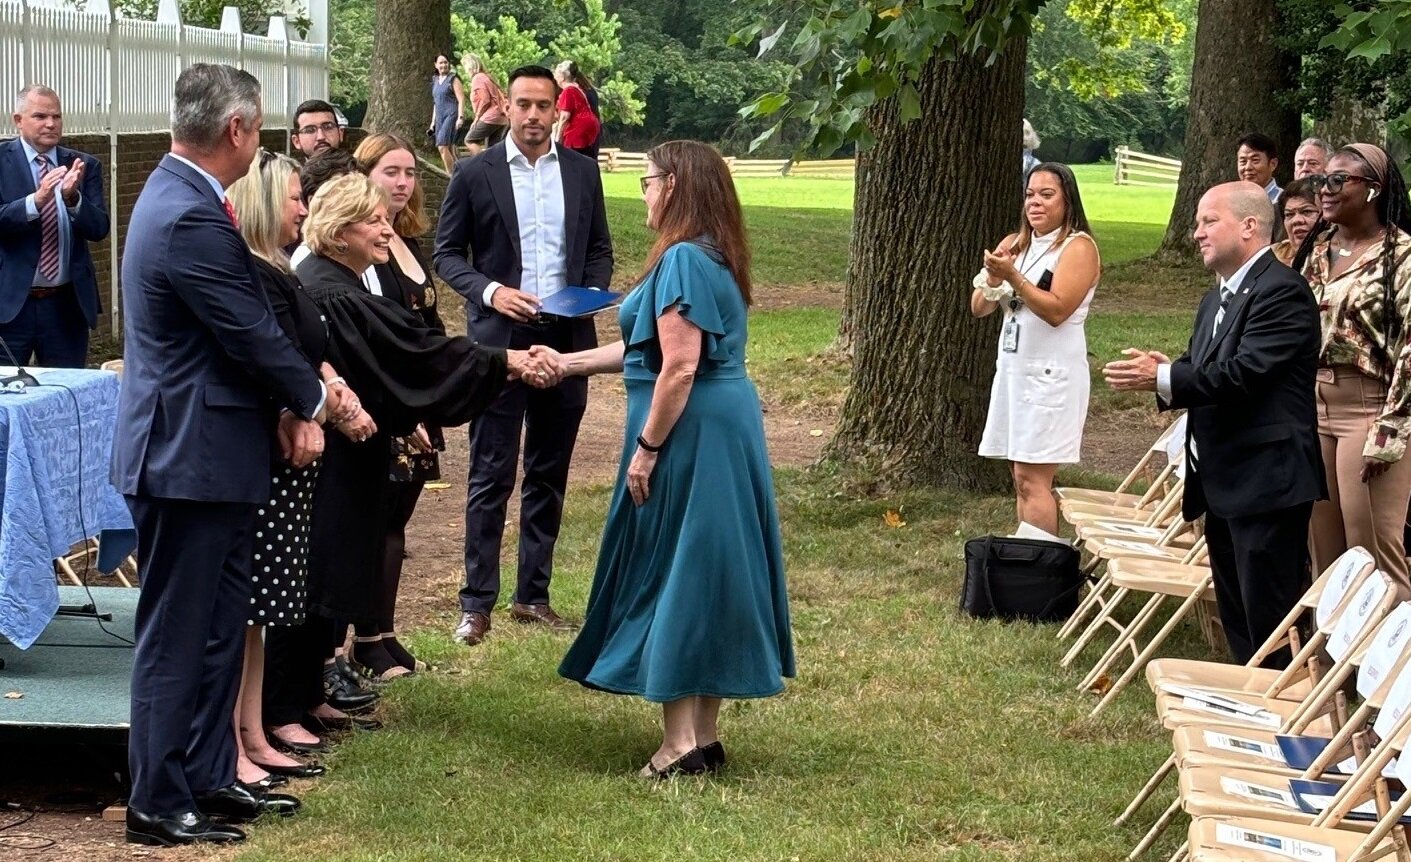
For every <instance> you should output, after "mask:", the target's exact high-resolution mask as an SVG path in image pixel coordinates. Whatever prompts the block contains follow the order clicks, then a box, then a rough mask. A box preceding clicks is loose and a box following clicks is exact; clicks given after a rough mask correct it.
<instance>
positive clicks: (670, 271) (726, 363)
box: [559, 141, 794, 778]
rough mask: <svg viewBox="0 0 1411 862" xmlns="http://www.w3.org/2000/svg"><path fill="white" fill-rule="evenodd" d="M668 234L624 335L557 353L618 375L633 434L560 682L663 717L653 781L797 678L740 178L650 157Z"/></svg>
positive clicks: (682, 158)
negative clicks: (759, 388)
mask: <svg viewBox="0 0 1411 862" xmlns="http://www.w3.org/2000/svg"><path fill="white" fill-rule="evenodd" d="M647 158H648V163H647V173H646V176H644V177H643V178H642V195H643V197H644V198H645V200H646V203H647V224H648V227H650V228H652V229H653V230H654V231H655V232H656V233H657V240H656V244H655V245H654V246H653V248H652V251H651V254H650V255H649V257H648V260H647V266H646V269H647V274H646V276H645V278H644V279H643V280H642V282H641V284H640V285H638V286H637V288H636V289H635V290H634V291H633V292H632V293H631V295H629V296H628V298H627V300H626V301H625V302H624V303H623V304H622V308H621V310H620V322H621V324H622V332H623V333H624V340H623V341H620V342H617V343H615V344H609V345H604V346H602V347H598V348H596V349H593V350H589V351H584V352H582V353H571V354H567V355H565V356H563V357H561V358H560V361H561V363H562V370H563V372H564V373H565V374H577V375H589V374H600V373H607V372H618V371H621V372H622V375H623V378H624V380H625V382H626V385H627V427H626V433H625V435H624V438H625V446H624V449H623V455H622V466H621V468H620V470H619V473H618V477H617V486H616V489H615V490H614V493H613V498H612V504H611V507H610V509H609V512H608V519H607V526H606V528H605V529H604V531H603V543H602V550H601V552H600V554H599V557H598V568H597V573H596V575H595V576H594V579H593V589H592V593H591V595H590V596H589V599H588V613H587V617H586V619H585V620H584V622H583V628H582V630H581V631H580V633H579V635H578V638H577V640H576V641H574V644H573V646H572V647H570V648H569V650H568V654H567V655H566V656H564V659H563V663H562V664H561V665H560V666H559V673H560V674H562V675H563V676H565V677H567V678H569V679H572V680H576V681H578V682H580V683H582V684H583V685H585V686H588V687H589V688H594V689H599V690H601V691H607V692H612V693H615V694H634V695H637V696H639V697H642V698H645V699H646V700H649V701H652V702H654V703H660V704H661V705H662V714H663V725H664V730H663V738H662V743H661V747H660V748H658V749H657V751H656V752H655V753H654V754H653V755H652V758H651V761H650V762H649V763H648V764H647V765H646V766H644V767H643V768H642V771H641V775H642V776H643V777H644V778H660V777H666V776H669V775H673V774H676V773H696V772H704V771H707V770H710V771H715V770H718V769H720V768H721V767H722V766H724V764H725V748H724V746H723V745H722V744H721V742H720V737H719V732H718V729H717V717H718V715H719V713H720V704H721V700H722V699H723V698H756V697H768V696H770V695H775V694H779V693H780V692H781V691H783V689H784V677H792V676H793V675H794V649H793V641H792V637H791V635H790V628H789V602H788V596H787V594H786V592H785V584H784V555H783V550H782V548H781V546H780V542H779V516H778V513H777V511H776V508H775V504H774V484H773V480H772V478H771V476H770V468H769V455H768V453H767V452H766V451H765V446H764V421H763V415H762V412H761V410H760V403H759V395H758V393H757V392H756V391H755V387H754V384H753V383H752V382H750V379H749V377H748V376H747V375H746V373H745V343H746V340H747V339H746V335H747V333H746V319H745V318H746V310H747V307H748V305H749V303H750V278H749V260H750V252H749V245H748V242H747V240H746V238H745V231H744V221H743V218H742V216H741V212H740V202H739V199H738V198H737V197H736V196H735V187H734V184H733V183H732V181H731V179H730V171H729V169H728V168H727V167H726V165H725V162H724V160H723V159H721V157H720V155H719V154H718V153H717V152H716V151H715V150H713V149H712V148H710V147H708V146H706V145H705V144H700V143H696V142H694V141H672V142H669V143H665V144H662V145H660V146H658V147H656V148H655V149H653V150H652V151H651V152H650V153H648V155H647Z"/></svg>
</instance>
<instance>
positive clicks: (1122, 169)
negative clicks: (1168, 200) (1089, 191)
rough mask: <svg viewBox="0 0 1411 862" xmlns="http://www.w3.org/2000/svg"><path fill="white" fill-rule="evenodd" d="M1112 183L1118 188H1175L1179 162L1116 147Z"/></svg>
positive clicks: (1178, 160)
mask: <svg viewBox="0 0 1411 862" xmlns="http://www.w3.org/2000/svg"><path fill="white" fill-rule="evenodd" d="M1116 152H1117V158H1116V165H1115V167H1116V170H1115V171H1114V176H1113V178H1112V182H1113V183H1115V184H1116V185H1119V186H1157V187H1159V188H1175V186H1176V181H1177V180H1179V179H1180V177H1181V160H1180V159H1168V158H1166V157H1165V156H1151V155H1147V154H1146V153H1140V152H1137V151H1136V150H1133V149H1131V148H1129V147H1118V148H1117V151H1116Z"/></svg>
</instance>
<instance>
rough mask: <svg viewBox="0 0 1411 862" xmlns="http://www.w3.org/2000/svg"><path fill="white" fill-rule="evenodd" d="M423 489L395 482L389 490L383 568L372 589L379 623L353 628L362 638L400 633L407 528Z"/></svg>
mask: <svg viewBox="0 0 1411 862" xmlns="http://www.w3.org/2000/svg"><path fill="white" fill-rule="evenodd" d="M424 487H426V483H425V482H393V483H391V485H389V486H388V490H387V496H388V498H389V499H388V501H387V509H386V511H387V534H386V536H385V537H384V539H383V543H382V568H381V570H379V572H378V577H377V582H376V583H375V584H374V585H373V591H374V592H375V593H376V595H375V597H374V600H375V601H376V603H377V619H376V621H375V622H374V623H367V624H356V625H354V626H353V631H354V633H355V634H357V635H358V636H359V637H372V636H373V635H379V634H385V633H387V632H394V631H396V630H397V625H396V618H397V591H398V590H399V589H400V588H401V586H402V565H403V563H404V562H405V561H406V555H407V553H406V552H407V524H410V523H411V520H412V514H413V513H414V512H415V511H416V504H417V500H419V499H421V491H422V489H423V488H424Z"/></svg>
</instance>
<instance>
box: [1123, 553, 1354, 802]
mask: <svg viewBox="0 0 1411 862" xmlns="http://www.w3.org/2000/svg"><path fill="white" fill-rule="evenodd" d="M1374 570H1375V564H1374V562H1373V560H1372V556H1371V554H1369V553H1367V551H1366V550H1364V549H1363V548H1360V547H1355V548H1351V549H1349V550H1348V551H1346V552H1345V553H1344V554H1343V555H1342V556H1340V557H1338V559H1337V560H1334V561H1333V564H1332V565H1330V566H1328V568H1327V570H1326V571H1324V572H1323V573H1322V574H1321V575H1319V576H1318V579H1317V580H1315V581H1314V582H1313V585H1312V586H1311V587H1309V588H1308V590H1307V591H1306V592H1305V593H1304V594H1303V596H1302V597H1301V598H1300V599H1299V600H1298V602H1297V603H1296V604H1295V605H1294V606H1293V607H1292V608H1290V609H1289V612H1288V613H1287V614H1286V615H1285V616H1284V619H1283V620H1282V621H1280V623H1279V625H1278V626H1277V627H1275V629H1274V630H1273V631H1272V632H1270V634H1269V637H1268V638H1266V639H1265V641H1264V643H1263V644H1261V645H1260V647H1259V649H1258V650H1256V651H1255V653H1254V655H1253V656H1251V657H1250V659H1249V661H1248V662H1247V663H1246V664H1244V665H1242V666H1241V665H1230V664H1225V663H1221V662H1211V661H1195V660H1190V659H1157V660H1155V661H1153V662H1150V663H1149V664H1147V666H1146V677H1147V683H1148V685H1150V686H1151V688H1152V690H1153V691H1160V690H1161V689H1162V688H1163V687H1169V686H1170V685H1172V684H1174V685H1182V686H1189V687H1207V688H1211V689H1212V690H1215V691H1223V692H1238V691H1247V692H1260V693H1264V694H1268V695H1270V696H1273V697H1278V696H1280V695H1282V694H1286V693H1293V692H1294V686H1296V685H1298V684H1299V682H1300V681H1301V680H1302V679H1303V678H1305V677H1306V678H1307V679H1308V680H1309V681H1310V683H1311V684H1310V685H1308V686H1307V687H1306V688H1304V689H1302V690H1301V691H1298V692H1297V696H1298V697H1300V699H1304V698H1306V697H1307V696H1308V694H1309V693H1311V691H1312V689H1313V687H1314V686H1316V685H1317V683H1319V682H1320V681H1321V659H1320V658H1319V652H1320V650H1321V647H1322V645H1323V643H1324V642H1325V641H1326V640H1327V636H1328V634H1329V633H1331V632H1332V631H1333V629H1334V628H1335V627H1336V625H1337V623H1338V621H1339V619H1340V618H1341V616H1342V614H1343V613H1344V611H1346V609H1347V606H1348V605H1349V604H1350V603H1351V601H1352V597H1353V596H1354V595H1355V594H1356V593H1357V591H1358V588H1359V587H1361V586H1362V584H1363V583H1365V582H1366V581H1367V579H1368V578H1370V577H1371V575H1372V572H1373V571H1374ZM1310 611H1311V612H1312V614H1313V621H1314V623H1315V625H1316V626H1317V629H1316V631H1315V632H1314V634H1313V635H1312V637H1311V638H1310V639H1309V642H1308V643H1307V644H1304V645H1302V646H1297V644H1298V641H1299V633H1298V624H1299V620H1300V619H1301V618H1302V617H1303V616H1305V615H1306V614H1308V613H1309V612H1310ZM1285 645H1288V646H1290V647H1291V648H1292V649H1293V651H1294V653H1295V656H1294V658H1293V659H1292V660H1291V661H1290V663H1289V668H1290V669H1292V672H1290V671H1289V670H1288V669H1286V670H1273V669H1268V668H1263V667H1260V665H1262V664H1263V663H1264V660H1265V659H1267V658H1268V657H1269V656H1271V655H1273V654H1274V653H1275V652H1277V651H1278V650H1280V649H1282V648H1283V647H1284V646H1285ZM1175 729H1176V728H1173V730H1175ZM1283 729H1285V730H1287V729H1292V730H1293V731H1294V732H1299V731H1301V730H1302V729H1303V728H1302V727H1296V726H1295V725H1294V724H1291V725H1290V728H1283ZM1175 768H1176V755H1175V754H1172V755H1171V756H1170V757H1169V758H1167V759H1166V762H1165V763H1163V764H1162V765H1161V766H1159V767H1158V768H1157V770H1156V771H1155V772H1154V773H1153V774H1152V776H1151V777H1150V778H1149V779H1148V780H1147V782H1146V784H1145V785H1143V786H1142V788H1141V789H1140V790H1139V791H1138V792H1137V795H1136V796H1135V797H1134V798H1133V799H1132V801H1131V802H1130V803H1129V804H1128V805H1127V808H1126V809H1125V810H1124V811H1123V812H1122V814H1121V815H1120V816H1118V818H1117V820H1116V822H1115V825H1119V826H1120V825H1121V824H1123V823H1125V822H1127V820H1129V819H1130V818H1131V817H1132V815H1133V814H1135V813H1136V812H1137V811H1138V810H1140V808H1141V807H1142V805H1144V804H1146V801H1147V800H1148V799H1150V798H1151V796H1152V794H1154V793H1155V792H1156V790H1157V788H1159V787H1160V786H1161V784H1162V782H1163V781H1165V779H1166V777H1167V776H1168V775H1170V774H1171V771H1172V770H1173V769H1175ZM1174 813H1175V811H1174V808H1173V809H1170V810H1168V814H1171V815H1174ZM1163 816H1165V815H1163Z"/></svg>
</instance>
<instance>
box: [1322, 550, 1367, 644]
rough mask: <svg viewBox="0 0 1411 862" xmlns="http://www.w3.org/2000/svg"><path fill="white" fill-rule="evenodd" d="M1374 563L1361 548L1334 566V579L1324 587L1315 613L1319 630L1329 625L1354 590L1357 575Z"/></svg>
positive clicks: (1351, 552) (1339, 560)
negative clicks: (1348, 594) (1334, 612)
mask: <svg viewBox="0 0 1411 862" xmlns="http://www.w3.org/2000/svg"><path fill="white" fill-rule="evenodd" d="M1370 562H1372V557H1371V556H1370V555H1369V554H1368V553H1367V552H1366V551H1364V550H1363V549H1361V548H1349V549H1348V550H1347V552H1346V553H1344V554H1343V555H1342V556H1341V557H1338V559H1337V562H1336V563H1334V564H1333V566H1334V568H1333V574H1332V577H1330V578H1328V582H1327V583H1326V584H1324V585H1323V594H1322V595H1321V596H1319V597H1318V610H1317V611H1316V612H1315V613H1314V619H1316V620H1317V621H1318V628H1322V627H1323V626H1325V625H1327V624H1328V620H1329V619H1330V618H1331V617H1332V615H1333V611H1335V610H1337V607H1338V605H1340V604H1342V600H1343V599H1344V598H1346V597H1347V591H1348V590H1349V589H1351V588H1352V584H1353V582H1354V581H1356V579H1357V573H1358V572H1360V571H1362V569H1363V568H1364V567H1365V566H1366V565H1367V564H1368V563H1370Z"/></svg>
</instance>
